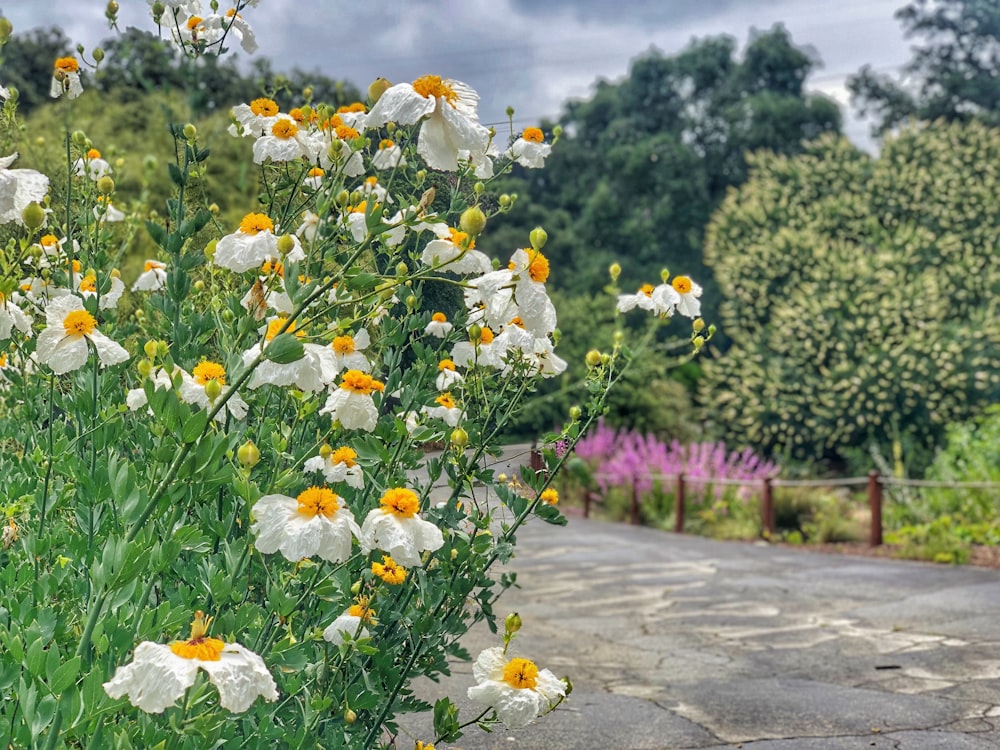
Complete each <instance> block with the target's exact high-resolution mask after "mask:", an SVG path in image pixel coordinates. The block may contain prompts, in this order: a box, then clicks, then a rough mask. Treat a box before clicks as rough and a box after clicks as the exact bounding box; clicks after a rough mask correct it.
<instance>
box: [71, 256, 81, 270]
mask: <svg viewBox="0 0 1000 750" xmlns="http://www.w3.org/2000/svg"><path fill="white" fill-rule="evenodd" d="M71 265H72V266H73V273H80V269H81V268H83V266H81V265H80V261H78V260H77V259H76V258H74V259H73V263H72V264H71Z"/></svg>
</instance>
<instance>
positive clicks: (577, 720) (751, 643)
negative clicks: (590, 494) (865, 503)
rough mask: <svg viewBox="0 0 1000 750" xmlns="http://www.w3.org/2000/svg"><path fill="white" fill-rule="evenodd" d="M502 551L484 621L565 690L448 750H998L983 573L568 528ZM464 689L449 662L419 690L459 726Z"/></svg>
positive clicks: (997, 666)
mask: <svg viewBox="0 0 1000 750" xmlns="http://www.w3.org/2000/svg"><path fill="white" fill-rule="evenodd" d="M517 549H518V556H517V557H516V558H515V559H514V560H513V561H512V563H511V565H510V567H509V570H513V571H516V572H517V581H518V583H519V584H520V585H521V588H520V589H519V590H513V591H511V592H509V593H508V594H507V595H506V596H505V597H504V598H503V599H501V601H500V603H499V606H498V609H497V611H498V612H500V613H506V612H508V611H511V610H515V609H516V610H517V611H519V612H520V614H521V616H522V618H523V621H524V628H523V630H522V631H521V634H520V636H519V637H518V638H517V639H516V640H515V644H514V646H513V647H512V648H513V649H514V653H515V655H521V656H526V657H529V658H532V659H534V660H535V661H537V662H538V664H539V666H541V667H548V668H549V669H551V670H552V671H553V672H555V673H556V674H557V675H559V676H562V675H569V676H570V677H572V679H573V682H574V685H575V690H574V692H573V694H572V696H571V698H570V699H569V700H568V701H566V703H565V704H563V706H562V707H560V709H559V710H557V711H555V712H554V713H552V714H550V715H548V716H546V717H543V718H542V719H539V720H538V721H537V722H535V723H534V724H532V725H531V726H529V727H527V728H526V729H523V730H520V731H518V732H509V731H506V730H503V729H500V730H499V731H496V732H494V733H493V734H487V733H484V732H483V731H481V730H480V729H478V728H476V727H472V728H471V729H470V730H469V731H468V732H467V734H466V735H465V736H464V737H462V739H460V740H459V741H458V742H456V743H454V744H452V745H450V746H447V747H449V748H452V749H453V750H454V749H455V748H462V750H492V749H495V748H504V749H506V750H543V749H544V750H653V749H657V750H659V749H661V748H662V749H664V750H682V749H686V748H691V749H694V748H698V749H702V748H705V749H709V748H712V749H716V748H718V749H721V748H733V747H742V748H746V749H747V750H751V749H752V750H848V749H851V750H853V749H854V748H877V749H879V750H890V749H899V750H931V749H934V750H997V749H998V748H1000V574H998V573H997V572H996V571H992V570H984V569H976V568H963V567H948V566H936V565H930V564H923V563H908V562H895V561H887V560H882V559H874V558H851V557H846V556H837V555H823V554H818V553H810V552H806V551H801V550H794V549H793V550H789V549H786V548H776V547H768V546H760V545H754V544H743V543H738V542H715V541H712V540H707V539H701V538H697V537H692V536H678V535H673V534H666V533H663V532H659V531H654V530H652V529H646V528H636V527H630V526H627V525H618V524H605V523H600V522H594V521H586V520H583V519H579V518H572V519H571V520H570V523H569V526H568V527H566V528H558V527H552V526H548V525H545V524H543V523H540V522H532V523H531V524H529V525H528V526H527V527H526V528H525V529H523V530H522V531H521V532H520V533H519V535H518V548H517ZM501 616H502V614H501ZM498 643H499V641H498V640H497V639H496V637H495V636H492V634H490V633H489V631H488V630H486V629H485V628H477V629H476V630H474V631H473V632H471V633H470V634H469V636H468V637H467V640H466V641H465V645H466V646H467V648H468V649H469V650H470V652H471V653H472V655H473V656H475V655H476V654H477V653H478V652H479V650H480V649H481V648H484V647H487V646H492V645H497V644H498ZM472 683H473V680H472V676H471V665H469V664H458V665H456V668H455V674H454V675H453V677H452V678H451V679H450V680H448V681H446V682H445V683H443V684H442V685H434V684H427V685H422V686H420V690H419V692H420V693H421V694H422V695H423V696H424V697H426V698H429V699H433V698H434V697H436V696H437V695H440V694H447V695H450V696H452V698H453V699H456V702H458V703H459V705H460V707H462V709H463V710H462V716H463V717H465V718H471V717H472V716H475V713H473V711H474V709H473V707H472V706H470V705H469V703H468V701H466V700H464V694H465V689H466V688H467V686H468V685H470V684H472ZM406 725H407V727H408V731H409V732H411V733H412V736H413V737H415V738H417V739H422V740H424V741H430V740H431V739H433V737H432V736H429V735H430V729H429V728H427V724H426V723H424V724H421V723H420V721H419V720H418V721H408V722H406ZM411 742H412V740H411V739H407V738H404V737H401V738H400V741H399V747H400V748H403V749H404V750H409V748H410V747H411V746H412V745H411ZM438 750H442V748H441V746H439V748H438Z"/></svg>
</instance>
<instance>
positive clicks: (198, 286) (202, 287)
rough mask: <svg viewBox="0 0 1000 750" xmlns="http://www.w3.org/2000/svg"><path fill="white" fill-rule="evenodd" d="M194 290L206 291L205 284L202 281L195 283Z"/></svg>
mask: <svg viewBox="0 0 1000 750" xmlns="http://www.w3.org/2000/svg"><path fill="white" fill-rule="evenodd" d="M194 290H195V291H196V292H203V291H205V282H204V281H202V280H201V279H198V280H197V281H196V282H194Z"/></svg>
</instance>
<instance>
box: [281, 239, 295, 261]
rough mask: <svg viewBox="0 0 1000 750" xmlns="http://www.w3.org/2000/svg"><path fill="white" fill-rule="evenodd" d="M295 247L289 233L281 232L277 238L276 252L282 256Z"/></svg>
mask: <svg viewBox="0 0 1000 750" xmlns="http://www.w3.org/2000/svg"><path fill="white" fill-rule="evenodd" d="M294 249H295V238H294V237H292V235H290V234H283V235H281V236H280V237H279V238H278V252H279V253H281V255H282V256H285V255H288V254H289V253H290V252H292V250H294Z"/></svg>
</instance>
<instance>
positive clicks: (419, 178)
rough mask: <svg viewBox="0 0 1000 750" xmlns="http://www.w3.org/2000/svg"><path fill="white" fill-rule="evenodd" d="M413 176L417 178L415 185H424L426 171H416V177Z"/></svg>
mask: <svg viewBox="0 0 1000 750" xmlns="http://www.w3.org/2000/svg"><path fill="white" fill-rule="evenodd" d="M414 176H415V177H416V178H417V184H418V185H423V184H424V180H426V179H427V170H426V169H418V170H417V173H416V175H414Z"/></svg>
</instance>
